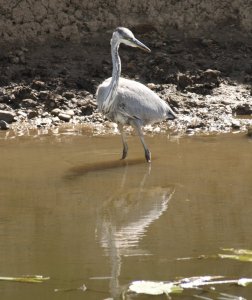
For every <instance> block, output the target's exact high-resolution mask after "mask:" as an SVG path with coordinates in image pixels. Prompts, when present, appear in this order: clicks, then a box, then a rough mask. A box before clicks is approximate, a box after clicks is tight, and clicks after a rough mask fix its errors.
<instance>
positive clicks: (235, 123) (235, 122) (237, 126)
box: [232, 120, 241, 129]
mask: <svg viewBox="0 0 252 300" xmlns="http://www.w3.org/2000/svg"><path fill="white" fill-rule="evenodd" d="M240 127H241V123H240V121H239V120H233V121H232V128H233V129H240Z"/></svg>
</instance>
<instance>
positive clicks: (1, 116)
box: [0, 110, 16, 123]
mask: <svg viewBox="0 0 252 300" xmlns="http://www.w3.org/2000/svg"><path fill="white" fill-rule="evenodd" d="M15 116H16V114H15V113H13V112H11V111H5V110H0V120H3V121H5V122H7V123H12V122H13V121H14V118H15Z"/></svg>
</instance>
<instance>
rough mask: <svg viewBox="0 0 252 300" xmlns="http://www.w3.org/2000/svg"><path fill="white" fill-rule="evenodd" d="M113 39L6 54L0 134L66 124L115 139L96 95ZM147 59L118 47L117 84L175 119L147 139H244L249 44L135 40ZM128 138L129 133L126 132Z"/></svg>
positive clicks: (250, 105)
mask: <svg viewBox="0 0 252 300" xmlns="http://www.w3.org/2000/svg"><path fill="white" fill-rule="evenodd" d="M110 36H111V33H110V32H109V33H106V34H104V36H103V37H102V40H101V39H97V38H94V37H90V39H86V40H85V41H83V42H82V43H79V44H73V43H71V42H60V41H55V42H51V43H48V44H47V45H44V46H31V47H27V48H24V47H23V48H18V49H12V50H8V51H6V52H5V51H3V52H2V54H1V56H0V128H1V129H2V130H8V129H9V128H12V129H13V130H14V131H16V132H22V131H27V130H28V131H29V130H31V129H34V128H55V127H59V126H62V125H64V124H70V126H76V125H78V126H79V124H81V125H82V126H84V127H86V128H89V130H90V132H92V133H95V134H106V133H118V131H117V127H116V125H115V124H113V123H111V122H110V121H109V120H107V119H105V118H104V117H103V116H102V115H101V114H100V113H99V112H98V111H97V104H96V99H95V92H96V89H97V87H98V85H99V84H100V83H101V82H102V81H103V80H104V79H105V78H108V77H110V76H111V71H112V62H111V57H110V45H109V40H110ZM136 36H137V37H138V38H139V39H140V40H142V41H143V42H144V43H145V44H146V45H148V46H149V47H150V48H151V50H152V52H151V53H150V54H146V53H143V52H141V51H140V50H136V49H132V48H129V47H124V46H121V49H120V56H121V60H122V76H123V77H126V78H131V79H133V80H136V81H140V82H142V83H144V84H146V85H147V86H148V87H149V88H150V89H152V90H154V91H155V92H156V93H157V94H158V95H159V96H160V97H161V98H162V99H164V100H165V101H167V102H168V103H169V104H170V106H171V107H172V108H173V109H174V111H175V112H176V113H177V114H178V118H177V119H176V120H174V121H169V122H163V123H160V124H156V125H153V126H146V128H145V131H146V132H147V133H162V132H167V131H168V130H172V131H173V132H176V133H187V134H195V133H212V132H217V133H219V132H230V131H244V132H245V131H249V130H250V128H251V126H252V118H251V115H252V64H251V61H252V45H250V44H249V42H248V41H246V40H244V42H241V41H239V43H238V42H235V41H231V40H230V41H228V42H227V41H221V40H217V39H215V40H214V39H207V38H204V37H202V38H184V37H183V38H181V37H178V36H177V35H174V36H173V35H172V34H170V35H169V36H162V35H160V34H159V33H157V32H156V31H151V32H149V33H136ZM128 131H129V132H131V129H130V128H129V129H128Z"/></svg>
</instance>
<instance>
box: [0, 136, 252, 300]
mask: <svg viewBox="0 0 252 300" xmlns="http://www.w3.org/2000/svg"><path fill="white" fill-rule="evenodd" d="M146 141H147V142H148V144H149V146H150V148H151V150H152V153H153V162H152V164H151V165H149V164H147V163H145V162H144V159H143V150H142V147H141V145H140V143H139V140H138V138H137V137H129V147H130V148H129V158H128V161H127V162H121V161H120V160H118V158H119V157H120V151H121V141H120V137H119V136H104V137H87V136H83V135H76V136H74V135H58V136H54V135H44V136H22V137H15V138H8V139H5V133H1V134H0V155H1V167H0V203H1V210H0V266H1V267H0V270H1V271H0V276H20V275H27V274H41V275H44V276H49V277H50V280H49V281H47V282H44V283H41V284H25V283H14V282H4V281H2V282H1V281H0V295H1V299H5V300H13V299H19V300H23V299H25V300H29V299H91V300H92V299H106V298H110V297H114V298H116V297H117V295H118V294H119V291H120V288H122V287H123V286H124V285H126V284H128V283H130V282H131V281H133V280H137V279H140V280H142V279H143V280H158V281H160V280H174V279H175V278H176V277H187V276H200V275H224V276H228V277H232V278H233V277H237V278H240V277H252V264H251V263H246V262H240V261H232V260H224V259H223V260H220V259H205V260H188V261H177V260H176V258H179V257H192V256H193V257H197V256H199V255H201V254H206V255H211V254H217V253H220V252H221V250H220V248H246V249H252V238H251V232H252V159H251V158H252V140H251V139H248V138H246V137H245V136H244V135H235V134H233V135H217V136H206V137H184V138H180V139H169V138H168V137H167V136H164V135H163V136H154V137H147V138H146ZM83 284H85V285H86V286H87V288H88V290H87V291H86V292H82V291H80V290H76V288H78V287H80V286H82V285H83ZM55 289H63V290H67V291H58V292H55ZM218 290H221V291H223V292H225V293H230V294H233V295H237V296H243V297H245V298H246V299H251V297H252V296H251V295H252V287H247V288H242V287H236V286H222V287H219V288H218ZM194 294H196V292H192V293H190V294H188V293H184V294H182V295H177V296H174V298H176V299H193V296H192V295H194ZM205 295H206V296H207V294H205ZM141 299H150V298H149V297H148V296H146V297H141ZM156 299H164V298H162V297H161V296H160V297H158V296H157V297H156Z"/></svg>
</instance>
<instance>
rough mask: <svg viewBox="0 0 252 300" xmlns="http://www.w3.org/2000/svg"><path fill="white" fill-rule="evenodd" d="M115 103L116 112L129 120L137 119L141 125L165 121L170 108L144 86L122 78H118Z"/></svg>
mask: <svg viewBox="0 0 252 300" xmlns="http://www.w3.org/2000/svg"><path fill="white" fill-rule="evenodd" d="M116 102H117V109H118V112H120V113H122V114H124V115H125V116H127V117H129V118H130V117H131V118H137V119H139V120H141V121H142V123H143V124H147V123H154V122H158V121H161V120H164V119H166V118H167V112H168V111H169V108H170V107H169V106H168V104H166V103H165V102H164V101H163V100H162V99H161V98H159V97H158V95H157V94H155V93H154V92H153V91H151V90H150V89H149V88H147V87H146V86H145V85H143V84H141V83H139V82H136V81H133V80H128V79H124V78H120V81H119V86H118V90H117V96H116Z"/></svg>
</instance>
